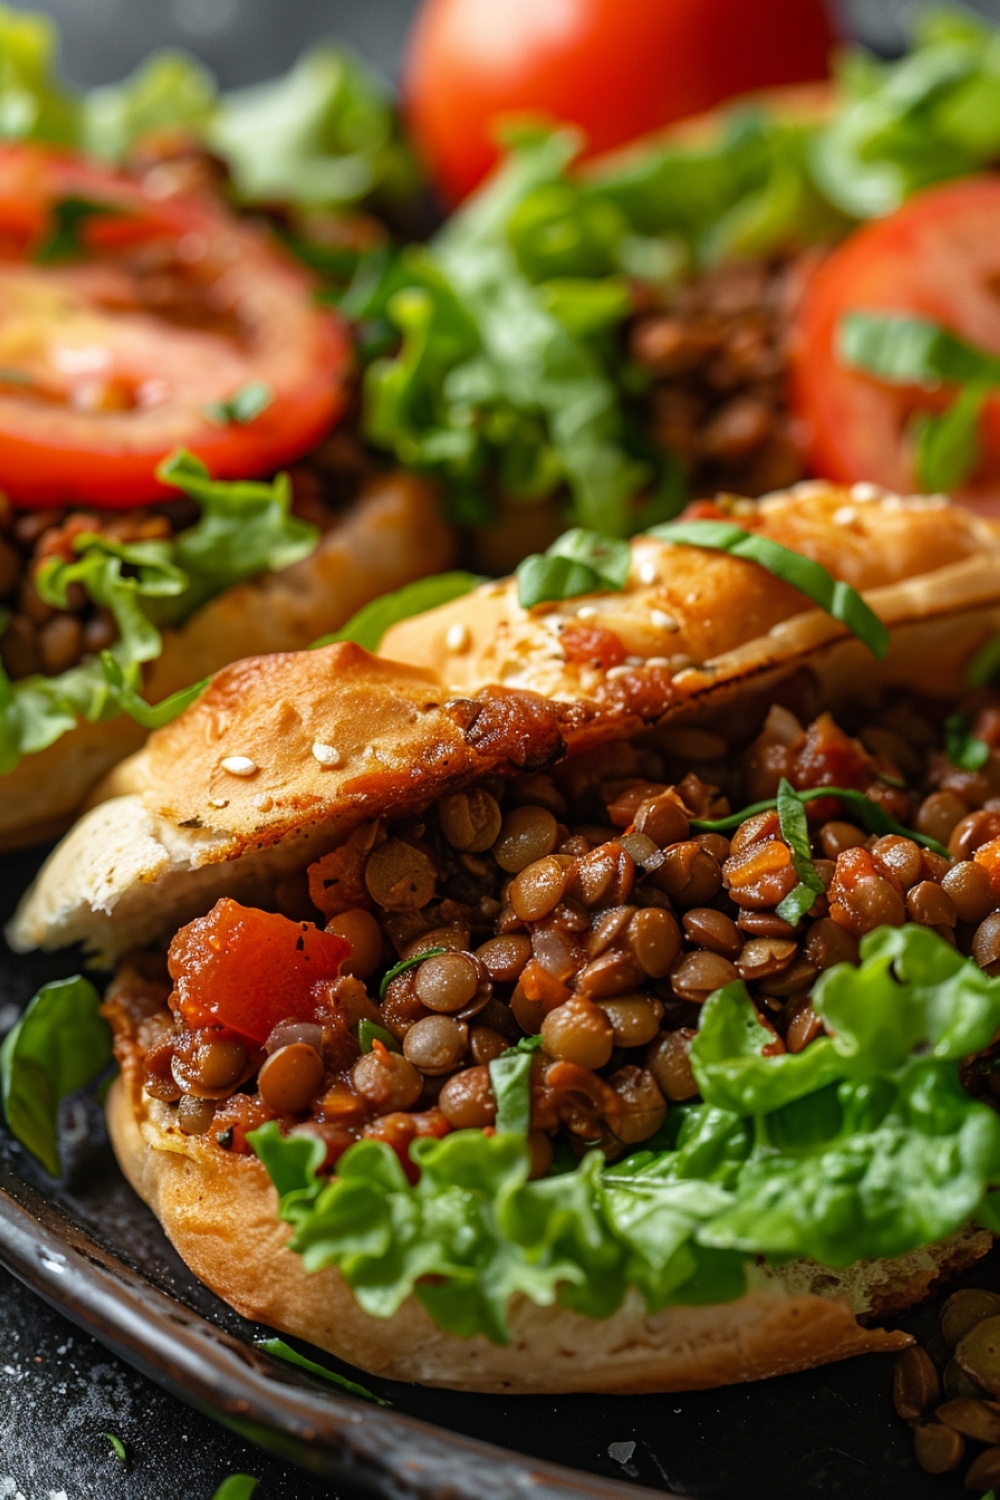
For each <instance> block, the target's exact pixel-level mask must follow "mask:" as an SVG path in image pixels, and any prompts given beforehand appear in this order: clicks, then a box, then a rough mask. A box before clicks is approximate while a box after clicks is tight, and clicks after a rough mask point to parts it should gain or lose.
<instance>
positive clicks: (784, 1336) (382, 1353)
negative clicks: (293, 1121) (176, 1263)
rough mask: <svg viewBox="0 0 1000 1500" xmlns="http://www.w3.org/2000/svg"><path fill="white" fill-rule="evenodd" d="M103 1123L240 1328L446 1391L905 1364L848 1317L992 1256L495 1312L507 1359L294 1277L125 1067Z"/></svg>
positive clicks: (290, 1258) (269, 1201)
mask: <svg viewBox="0 0 1000 1500" xmlns="http://www.w3.org/2000/svg"><path fill="white" fill-rule="evenodd" d="M107 1118H108V1129H109V1131H110V1134H111V1141H112V1144H113V1146H114V1149H115V1155H116V1156H117V1158H118V1161H119V1163H120V1165H121V1167H122V1170H123V1171H124V1173H125V1175H126V1177H127V1178H128V1180H129V1182H130V1183H131V1184H132V1186H133V1188H134V1189H135V1191H136V1192H137V1193H138V1194H139V1196H140V1197H141V1198H143V1199H144V1200H145V1201H146V1202H147V1203H148V1204H149V1206H150V1208H152V1210H153V1212H154V1213H155V1214H156V1216H157V1218H158V1219H159V1220H160V1222H161V1224H162V1225H163V1228H164V1229H165V1231H166V1233H167V1236H168V1237H169V1239H170V1240H171V1242H172V1244H173V1245H174V1247H175V1249H176V1250H177V1251H178V1253H179V1254H180V1256H181V1258H182V1260H184V1261H185V1262H186V1263H187V1265H188V1266H190V1268H191V1270H192V1271H193V1272H194V1274H195V1275H196V1276H197V1277H198V1278H199V1280H201V1281H203V1282H205V1284H206V1285H207V1286H209V1287H211V1288H212V1290H213V1291H214V1292H216V1293H217V1294H218V1295H219V1296H220V1297H222V1298H223V1299H224V1300H225V1301H226V1302H228V1303H229V1304H230V1305H231V1306H232V1307H235V1308H236V1310H237V1312H239V1313H242V1314H243V1316H244V1317H247V1318H251V1319H253V1320H254V1321H257V1322H261V1323H266V1324H268V1325H269V1326H270V1327H273V1328H277V1329H279V1330H280V1331H281V1332H283V1333H290V1334H293V1335H294V1336H296V1337H298V1338H302V1339H306V1340H307V1341H308V1342H309V1343H311V1344H315V1345H317V1346H318V1347H319V1348H321V1349H326V1350H328V1351H329V1352H330V1353H331V1354H334V1355H336V1356H337V1358H338V1359H343V1360H346V1361H347V1363H348V1364H351V1365H355V1366H357V1367H358V1368H359V1369H362V1370H367V1371H368V1372H369V1373H370V1374H372V1375H379V1376H382V1377H384V1378H385V1379H387V1380H403V1381H416V1382H419V1383H420V1384H422V1385H437V1386H448V1387H451V1388H452V1389H455V1390H468V1391H492V1392H496V1393H498V1394H505V1395H528V1394H539V1393H559V1392H564V1391H601V1392H605V1393H607V1394H612V1393H613V1394H627V1393H629V1394H634V1393H639V1392H644V1391H681V1390H698V1389H703V1388H706V1387H711V1386H719V1385H735V1384H738V1383H740V1382H743V1381H748V1380H762V1379H765V1378H766V1377H768V1376H771V1375H786V1374H789V1373H791V1372H792V1371H795V1370H807V1369H811V1368H812V1367H813V1366H815V1365H822V1364H828V1363H829V1362H831V1361H832V1360H838V1359H846V1358H847V1357H848V1356H849V1355H852V1354H866V1353H873V1352H874V1353H878V1352H882V1351H887V1350H894V1349H902V1348H905V1347H906V1346H907V1345H908V1344H910V1343H912V1342H913V1340H912V1339H911V1337H910V1336H909V1334H906V1333H901V1332H886V1331H885V1330H883V1329H880V1328H868V1327H864V1326H862V1325H861V1324H860V1323H859V1322H858V1315H860V1316H862V1317H863V1318H872V1317H876V1318H878V1317H884V1316H886V1315H887V1314H889V1313H891V1312H892V1311H894V1310H898V1309H899V1308H903V1307H907V1306H909V1305H910V1304H911V1303H913V1302H918V1301H920V1299H921V1298H922V1297H924V1296H926V1294H927V1291H928V1288H929V1287H930V1286H931V1284H932V1283H933V1282H934V1281H935V1280H936V1279H937V1278H938V1277H941V1276H951V1275H954V1274H957V1272H958V1271H960V1270H961V1269H963V1268H964V1267H965V1266H967V1265H969V1264H971V1263H972V1262H973V1261H975V1260H977V1259H978V1258H979V1257H980V1256H981V1255H984V1254H985V1253H986V1251H987V1250H988V1249H989V1247H990V1245H991V1244H992V1236H991V1235H990V1234H989V1233H988V1232H987V1231H986V1230H982V1229H979V1230H975V1229H968V1230H965V1231H963V1232H962V1233H960V1234H957V1235H954V1236H952V1238H951V1239H949V1240H947V1241H945V1242H944V1243H942V1244H940V1245H933V1246H930V1247H929V1248H927V1249H924V1250H919V1251H914V1252H913V1253H912V1254H910V1255H906V1256H902V1257H900V1258H899V1259H897V1260H885V1261H873V1262H864V1263H862V1264H859V1265H856V1266H851V1267H849V1268H848V1269H847V1270H846V1271H841V1272H836V1271H828V1270H826V1269H825V1268H823V1267H821V1266H817V1265H814V1264H813V1263H812V1262H807V1261H799V1262H796V1263H794V1264H792V1265H791V1266H786V1267H783V1268H781V1269H780V1270H775V1271H770V1270H768V1271H766V1272H765V1271H760V1272H757V1273H752V1274H751V1290H750V1291H749V1292H748V1293H747V1294H746V1295H745V1296H743V1297H741V1298H740V1299H739V1300H738V1301H735V1302H729V1303H722V1304H715V1305H708V1306H701V1307H670V1308H666V1309H665V1310H664V1311H662V1312H659V1313H655V1314H653V1315H650V1314H648V1313H647V1312H646V1310H645V1308H644V1306H643V1303H642V1299H641V1298H640V1297H639V1295H638V1294H637V1293H636V1292H634V1291H633V1292H632V1293H630V1294H629V1295H628V1296H627V1297H626V1300H625V1302H624V1303H623V1305H622V1307H621V1308H620V1309H619V1310H618V1312H616V1313H614V1314H612V1316H611V1317H609V1318H604V1319H600V1320H595V1319H593V1318H587V1317H584V1316H583V1315H582V1314H580V1313H574V1312H570V1311H569V1310H567V1309H566V1308H563V1307H559V1306H553V1307H538V1306H536V1305H535V1304H534V1303H533V1302H529V1301H528V1300H527V1299H525V1298H523V1297H519V1298H515V1299H514V1300H513V1301H512V1302H511V1303H510V1306H509V1309H508V1321H509V1325H510V1332H511V1341H510V1343H508V1344H493V1343H490V1342H489V1341H488V1340H487V1339H485V1338H483V1337H482V1336H478V1337H476V1338H471V1339H466V1338H460V1337H458V1336H457V1335H455V1334H450V1333H445V1332H444V1331H443V1330H442V1329H440V1328H439V1327H438V1326H437V1324H435V1323H434V1322H433V1321H432V1320H431V1318H430V1317H429V1316H428V1314H427V1313H426V1312H425V1311H424V1309H423V1308H422V1307H421V1305H420V1303H419V1302H418V1301H417V1300H416V1298H414V1297H410V1298H408V1299H407V1301H406V1302H405V1303H404V1304H403V1306H402V1307H401V1308H400V1309H399V1311H398V1312H397V1313H395V1314H394V1315H393V1316H392V1317H391V1318H386V1319H381V1318H373V1317H370V1316H369V1315H368V1314H367V1313H365V1312H363V1311H362V1310H361V1308H360V1307H359V1306H358V1303H357V1302H356V1301H355V1299H354V1294H353V1293H352V1291H351V1290H350V1288H349V1287H348V1286H347V1284H346V1282H344V1281H343V1279H342V1278H341V1276H340V1273H339V1272H338V1271H337V1270H335V1269H334V1268H332V1267H328V1268H327V1269H325V1270H321V1271H314V1272H309V1271H306V1270H305V1268H304V1267H303V1264H302V1260H301V1258H300V1257H299V1256H298V1255H295V1254H294V1253H293V1252H292V1251H291V1250H289V1249H288V1248H287V1246H286V1240H287V1239H288V1237H289V1234H290V1233H291V1231H290V1230H289V1228H288V1226H287V1225H286V1224H283V1223H282V1222H281V1221H280V1219H279V1218H278V1216H277V1196H276V1194H275V1190H274V1188H273V1186H272V1184H271V1182H270V1180H269V1179H268V1176H267V1173H266V1172H265V1170H264V1168H263V1166H262V1165H261V1163H260V1162H259V1161H257V1159H256V1158H255V1157H249V1156H234V1155H230V1154H229V1153H227V1152H224V1151H222V1150H220V1148H219V1147H218V1146H216V1145H214V1144H210V1143H209V1142H208V1141H207V1140H205V1138H203V1137H194V1136H186V1135H183V1134H182V1133H181V1132H180V1131H179V1130H178V1129H177V1128H176V1126H174V1125H172V1124H171V1123H170V1122H171V1111H170V1109H169V1107H168V1106H165V1105H163V1104H162V1103H160V1102H159V1101H157V1100H155V1099H150V1098H149V1096H148V1095H146V1094H144V1093H143V1091H142V1086H141V1077H140V1071H139V1069H138V1067H129V1066H128V1064H127V1063H126V1066H125V1068H124V1070H123V1075H122V1077H121V1078H120V1079H118V1080H117V1081H116V1083H115V1084H114V1086H113V1087H112V1090H111V1093H110V1094H109V1097H108V1107H107ZM813 1288H816V1290H814V1289H813ZM820 1289H821V1290H822V1295H820V1294H819V1291H820Z"/></svg>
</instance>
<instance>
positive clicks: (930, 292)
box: [791, 176, 1000, 514]
mask: <svg viewBox="0 0 1000 1500" xmlns="http://www.w3.org/2000/svg"><path fill="white" fill-rule="evenodd" d="M854 311H860V312H878V313H905V314H909V315H911V316H913V315H915V316H918V317H922V318H926V319H929V320H930V321H931V322H934V323H937V324H939V325H941V326H942V327H944V328H947V329H949V330H950V331H951V332H952V333H957V334H959V335H960V336H961V337H962V338H964V339H967V340H968V341H969V342H970V343H972V344H975V345H976V346H977V347H978V348H981V349H984V350H987V351H989V352H990V353H993V354H1000V176H990V177H975V178H967V179H965V180H963V181H960V182H955V183H950V184H949V185H948V186H946V187H939V188H932V189H930V190H929V191H928V192H926V193H921V194H919V195H918V196H917V197H915V198H913V199H912V200H911V201H910V202H909V203H907V204H905V205H904V207H903V208H901V209H899V210H898V211H897V212H896V213H894V214H890V215H889V216H888V217H887V218H885V219H880V220H878V221H876V222H875V223H873V224H870V225H868V226H866V227H865V228H864V229H860V230H858V231H857V233H855V234H853V235H851V236H850V238H849V239H847V240H845V241H844V243H843V245H841V246H840V248H839V249H837V250H835V251H834V252H833V254H832V255H831V256H830V257H829V259H828V260H827V261H826V262H825V263H824V265H823V266H822V267H821V269H820V270H819V271H818V272H817V273H816V275H815V277H814V278H813V280H812V282H811V284H810V285H809V287H808V289H807V291H806V294H805V297H804V298H803V302H802V305H801V307H800V310H799V314H798V317H797V320H796V326H795V329H794V333H793V337H792V346H791V389H792V401H793V405H794V408H795V410H796V412H797V413H798V416H799V417H800V419H801V422H802V428H803V439H804V442H805V445H806V452H807V458H808V461H809V464H810V467H811V468H812V469H813V471H814V472H815V473H817V474H819V475H822V476H824V477H826V478H829V479H834V480H839V481H840V482H842V483H846V484H853V483H855V482H857V481H861V480H869V481H872V482H873V483H875V484H881V485H885V486H886V487H887V488H888V489H893V490H898V491H900V492H902V493H904V494H906V493H911V492H913V491H915V490H916V489H918V487H919V486H918V482H917V476H916V471H915V463H914V451H913V444H912V439H911V437H910V431H909V429H910V425H911V422H912V419H913V417H914V415H915V413H917V412H920V411H927V412H934V411H940V410H942V409H943V408H944V407H945V406H947V405H948V404H949V402H950V401H951V400H952V399H953V398H954V396H955V388H954V387H942V388H940V389H938V390H936V391H929V390H927V389H926V388H923V387H916V386H898V385H890V384H887V383H886V382H884V381H881V380H879V379H878V378H877V377H876V376H869V375H866V374H864V373H862V372H860V371H858V370H854V369H850V368H848V367H847V366H846V365H844V364H842V363H841V361H840V359H839V358H838V355H837V352H836V338H837V330H838V326H839V324H840V320H841V318H842V317H843V316H844V314H845V313H849V312H854ZM979 441H980V453H981V461H980V463H979V466H978V468H977V470H976V472H975V473H974V474H973V475H972V476H971V477H970V478H969V479H968V480H967V481H966V483H965V484H964V485H963V487H962V488H961V490H960V491H959V492H958V493H957V494H956V497H955V498H956V499H959V500H961V501H963V502H964V503H966V504H969V505H972V506H973V507H974V508H975V509H977V510H980V511H983V512H986V513H991V514H1000V393H998V395H997V396H995V397H991V398H990V399H989V400H988V401H987V402H986V405H985V407H984V409H983V412H982V415H981V417H980V422H979Z"/></svg>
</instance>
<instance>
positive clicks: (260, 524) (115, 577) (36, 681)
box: [0, 451, 319, 775]
mask: <svg viewBox="0 0 1000 1500" xmlns="http://www.w3.org/2000/svg"><path fill="white" fill-rule="evenodd" d="M160 477H161V478H162V479H163V480H164V481H165V482H166V483H167V484H173V485H176V486H177V488H178V489H183V490H184V491H185V492H186V493H187V494H188V495H190V496H191V498H192V499H194V500H196V501H197V502H198V504H199V505H200V506H201V512H202V513H201V517H200V519H199V520H198V521H197V522H196V523H195V525H194V526H191V527H189V528H188V529H187V530H186V531H181V532H178V533H177V535H176V536H174V537H172V538H170V539H169V540H163V541H145V542H117V541H114V540H112V539H110V538H108V537H104V536H99V535H97V534H95V533H92V532H85V533H82V534H81V535H79V536H77V537H76V538H75V540H74V544H73V545H74V548H75V550H76V552H77V556H76V557H74V558H73V559H72V560H71V561H68V562H67V561H65V560H64V559H62V558H60V557H51V558H47V559H46V560H45V561H44V562H43V563H42V565H41V567H40V568H39V569H38V572H37V575H36V585H37V588H38V591H39V593H40V594H41V596H42V598H43V599H45V600H46V601H47V602H48V603H50V604H52V605H54V606H55V607H56V608H57V609H59V608H64V607H65V605H66V599H67V591H68V589H69V588H70V586H71V585H73V584H77V585H81V586H82V587H83V588H84V589H85V590H86V593H87V595H88V597H89V598H90V599H91V600H92V601H93V602H94V603H95V604H98V605H101V606H103V607H104V608H106V609H108V610H110V611H111V614H112V615H113V617H114V620H115V624H116V626H117V629H118V639H117V640H116V641H115V642H114V644H113V645H112V647H111V648H110V650H109V651H105V652H102V653H101V655H100V656H97V657H85V658H84V659H83V660H82V661H81V662H80V663H79V664H78V665H77V666H75V667H71V668H70V669H69V670H68V671H66V672H62V673H60V674H59V675H58V676H57V677H44V676H42V675H41V674H37V675H35V676H31V677H24V678H21V679H19V680H18V681H17V682H11V681H10V680H9V679H8V677H7V676H6V674H5V673H4V671H3V669H2V667H0V775H4V774H6V773H7V772H8V771H12V770H13V769H14V767H15V766H16V765H17V764H18V762H19V761H20V759H21V757H22V756H24V755H30V754H33V753H36V752H37V751H40V750H45V749H46V748H47V747H48V746H49V745H51V744H54V743H55V741H56V740H57V739H59V738H60V736H61V735H64V734H66V733H68V732H69V730H71V729H74V728H75V727H76V725H77V724H78V723H80V722H81V721H83V722H85V723H90V724H93V723H96V722H97V720H99V719H110V718H114V717H115V715H117V714H119V713H127V714H129V715H130V716H131V717H132V718H134V719H135V720H136V721H137V722H138V723H140V724H143V725H144V726H145V727H146V728H156V727H158V726H159V725H160V724H165V723H168V722H169V721H170V719H172V718H174V717H176V715H177V714H179V713H180V712H181V711H182V709H184V708H185V707H186V706H187V704H188V703H190V702H191V700H192V699H193V698H194V697H196V696H197V694H198V692H200V690H201V687H202V686H203V684H200V683H196V684H194V685H193V686H192V687H191V688H185V689H182V690H181V691H180V692H178V693H174V694H173V695H172V696H171V697H170V698H168V699H164V700H163V701H162V702H161V703H157V704H155V705H153V706H150V705H149V704H148V703H146V702H144V701H143V699H142V697H141V689H142V673H141V667H142V664H143V663H144V662H148V661H153V660H155V658H156V657H158V656H159V654H160V650H161V648H162V639H161V636H160V627H162V626H164V625H179V624H182V623H183V621H184V620H186V619H187V618H188V617H189V616H190V615H191V614H193V613H194V611H195V610H196V609H197V608H198V607H199V606H200V605H202V604H204V603H205V602H206V601H207V600H209V599H211V598H213V597H214V596H215V595H216V594H219V593H221V592H222V590H223V589H226V588H229V587H230V586H231V585H232V584H235V583H240V582H242V581H243V580H245V579H247V578H253V577H257V576H259V575H260V574H261V573H266V572H270V571H272V570H276V569H279V568H286V567H288V566H289V565H290V564H291V563H294V562H298V561H299V560H300V559H301V558H303V557H307V556H308V555H309V553H310V552H312V550H313V548H314V547H315V545H316V542H317V540H318V536H319V533H318V532H317V530H316V528H315V527H314V526H310V525H307V524H306V523H305V522H303V521H299V520H297V519H296V518H295V517H294V516H293V515H292V514H291V511H290V504H291V489H290V486H289V483H288V478H287V475H279V476H278V477H277V479H275V480H274V481H273V482H272V483H270V484H260V483H256V482H250V481H242V480H239V481H229V480H213V479H210V478H209V477H208V471H207V469H206V468H205V466H204V464H202V463H201V462H200V460H198V459H196V458H195V457H194V456H193V455H192V454H190V453H185V452H183V451H181V452H179V453H177V454H175V455H173V457H171V458H170V459H169V460H168V461H167V462H166V463H165V464H164V465H162V466H161V470H160ZM0 624H2V622H0Z"/></svg>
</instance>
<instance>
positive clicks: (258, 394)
mask: <svg viewBox="0 0 1000 1500" xmlns="http://www.w3.org/2000/svg"><path fill="white" fill-rule="evenodd" d="M273 401H274V391H273V390H272V388H271V386H269V385H268V383H267V381H266V380H250V381H248V382H247V384H246V385H241V386H240V388H239V390H238V391H234V392H233V394H232V395H231V396H230V397H228V399H227V400H225V401H211V402H209V404H208V406H206V407H205V408H204V411H205V416H206V417H207V418H208V420H209V421H210V422H215V423H216V424H217V426H219V427H228V425H229V424H230V423H231V422H236V423H238V424H239V426H241V427H248V426H249V424H250V423H251V422H252V421H253V420H254V418H255V417H259V416H260V414H261V412H264V411H267V408H268V407H269V406H270V405H271V404H272V402H273Z"/></svg>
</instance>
